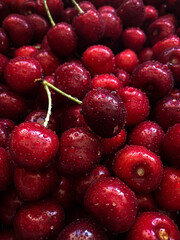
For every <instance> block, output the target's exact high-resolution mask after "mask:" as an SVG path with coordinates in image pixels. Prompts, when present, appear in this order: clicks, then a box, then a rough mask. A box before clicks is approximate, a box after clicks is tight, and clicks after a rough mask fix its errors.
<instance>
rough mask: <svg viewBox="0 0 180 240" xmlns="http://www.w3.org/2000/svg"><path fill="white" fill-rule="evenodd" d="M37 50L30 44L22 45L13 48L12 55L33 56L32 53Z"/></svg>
mask: <svg viewBox="0 0 180 240" xmlns="http://www.w3.org/2000/svg"><path fill="white" fill-rule="evenodd" d="M36 52H37V49H36V48H35V47H33V46H31V45H29V46H22V47H19V48H17V49H16V50H15V52H14V57H20V56H21V57H22V56H24V57H33V55H34V54H35V53H36Z"/></svg>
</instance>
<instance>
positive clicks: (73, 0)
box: [72, 0, 84, 13]
mask: <svg viewBox="0 0 180 240" xmlns="http://www.w3.org/2000/svg"><path fill="white" fill-rule="evenodd" d="M72 3H73V4H74V5H75V6H76V8H77V10H78V11H79V13H84V11H83V10H82V8H80V6H79V4H77V2H76V1H75V0H72Z"/></svg>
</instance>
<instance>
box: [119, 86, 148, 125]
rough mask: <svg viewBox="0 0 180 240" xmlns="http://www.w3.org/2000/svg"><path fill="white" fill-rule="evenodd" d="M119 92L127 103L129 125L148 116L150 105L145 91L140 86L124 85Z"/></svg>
mask: <svg viewBox="0 0 180 240" xmlns="http://www.w3.org/2000/svg"><path fill="white" fill-rule="evenodd" d="M118 93H119V95H120V97H121V98H122V100H123V101H124V103H125V108H126V112H127V115H126V125H127V126H134V125H136V124H138V123H140V122H142V121H144V120H145V119H146V118H147V117H148V115H149V110H150V105H149V100H148V98H147V96H146V94H145V93H144V92H142V91H141V90H140V89H138V88H134V87H124V88H122V89H120V90H119V92H118Z"/></svg>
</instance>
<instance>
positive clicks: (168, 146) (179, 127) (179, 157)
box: [162, 123, 180, 168]
mask: <svg viewBox="0 0 180 240" xmlns="http://www.w3.org/2000/svg"><path fill="white" fill-rule="evenodd" d="M162 147H163V152H164V156H165V158H166V159H167V161H168V162H169V163H170V164H171V166H175V167H178V168H180V123H177V124H175V125H174V126H172V127H171V128H169V129H168V131H167V132H166V134H165V136H164V141H163V145H162Z"/></svg>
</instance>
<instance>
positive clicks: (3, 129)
mask: <svg viewBox="0 0 180 240" xmlns="http://www.w3.org/2000/svg"><path fill="white" fill-rule="evenodd" d="M14 127H15V123H14V122H13V121H11V120H9V119H0V147H2V148H5V149H7V148H8V143H9V136H10V134H11V132H12V130H13V129H14Z"/></svg>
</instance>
